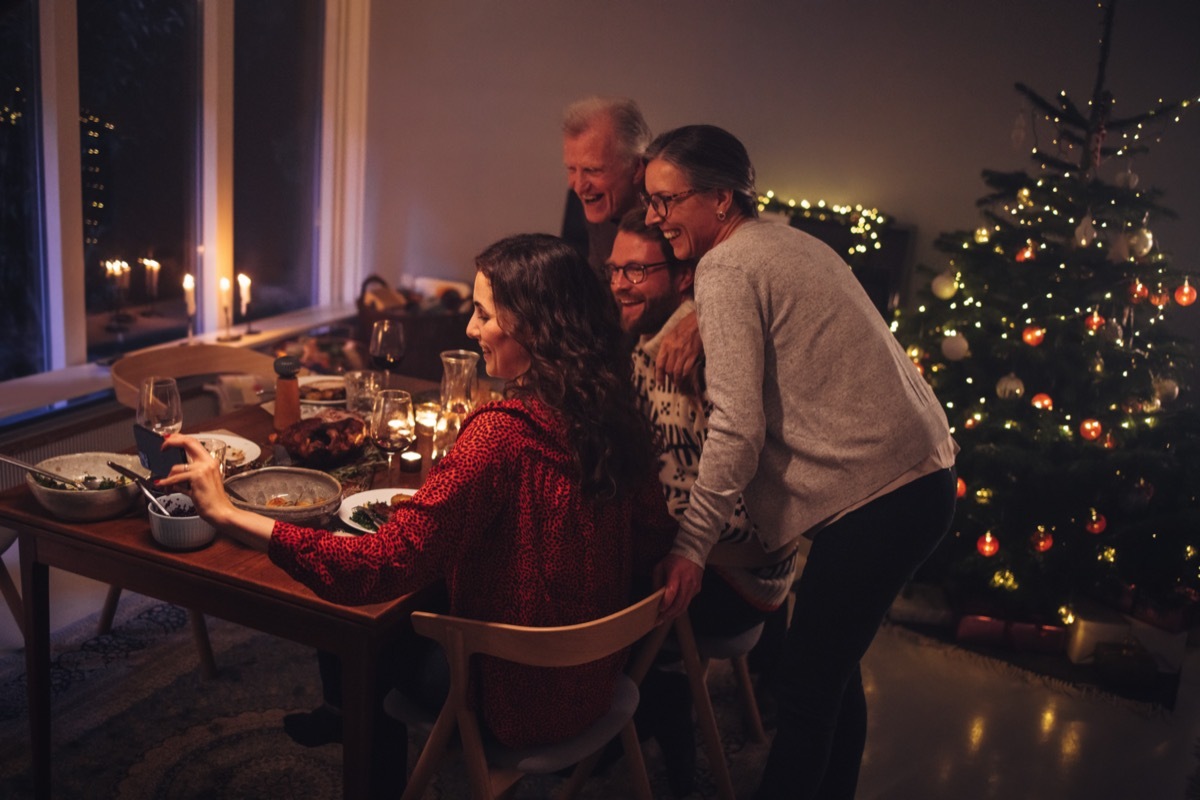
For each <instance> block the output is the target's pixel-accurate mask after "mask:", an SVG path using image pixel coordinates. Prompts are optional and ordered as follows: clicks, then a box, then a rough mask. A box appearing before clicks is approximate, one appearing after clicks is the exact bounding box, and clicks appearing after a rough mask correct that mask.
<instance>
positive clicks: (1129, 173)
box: [1115, 169, 1138, 189]
mask: <svg viewBox="0 0 1200 800" xmlns="http://www.w3.org/2000/svg"><path fill="white" fill-rule="evenodd" d="M1115 182H1116V184H1117V186H1120V187H1121V188H1122V189H1136V188H1137V185H1138V176H1137V173H1136V172H1134V171H1133V170H1131V169H1127V170H1125V171H1124V172H1118V173H1117V177H1116V181H1115Z"/></svg>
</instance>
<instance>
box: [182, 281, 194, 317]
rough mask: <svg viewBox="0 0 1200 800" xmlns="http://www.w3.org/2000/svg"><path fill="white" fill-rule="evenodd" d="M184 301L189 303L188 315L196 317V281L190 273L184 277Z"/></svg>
mask: <svg viewBox="0 0 1200 800" xmlns="http://www.w3.org/2000/svg"><path fill="white" fill-rule="evenodd" d="M183 300H184V302H185V303H187V315H188V316H189V317H194V316H196V279H195V278H193V277H192V274H191V273H190V272H189V273H188V274H187V275H184V276H183Z"/></svg>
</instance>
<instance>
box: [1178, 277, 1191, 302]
mask: <svg viewBox="0 0 1200 800" xmlns="http://www.w3.org/2000/svg"><path fill="white" fill-rule="evenodd" d="M1175 302H1176V303H1179V305H1181V306H1190V305H1191V304H1192V303H1194V302H1196V290H1195V288H1193V287H1192V286H1191V284H1189V283H1188V279H1187V278H1184V279H1183V286H1180V287H1179V288H1178V289H1176V290H1175Z"/></svg>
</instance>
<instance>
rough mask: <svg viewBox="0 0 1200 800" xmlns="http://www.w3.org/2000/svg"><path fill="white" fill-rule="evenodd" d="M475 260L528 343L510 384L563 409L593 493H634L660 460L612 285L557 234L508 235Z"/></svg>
mask: <svg viewBox="0 0 1200 800" xmlns="http://www.w3.org/2000/svg"><path fill="white" fill-rule="evenodd" d="M475 268H476V269H477V270H478V271H479V272H480V273H482V274H483V276H484V277H485V278H487V279H488V281H489V282H490V283H491V288H492V297H493V299H494V300H495V302H496V313H497V316H498V317H499V321H500V322H501V324H502V327H503V328H504V330H505V332H506V333H507V334H508V335H509V336H511V337H513V338H514V339H516V340H517V341H518V342H519V343H520V344H521V346H523V347H524V348H525V349H526V350H528V351H529V357H530V367H529V370H528V371H527V372H526V373H525V374H524V375H522V376H521V380H520V382H519V383H518V382H513V383H510V384H509V385H508V387H506V393H507V394H508V395H509V396H510V397H518V398H520V397H536V398H538V399H540V400H541V401H542V402H544V403H545V404H546V405H548V406H550V407H551V408H553V409H555V410H556V412H557V413H558V414H559V415H560V416H561V417H562V419H563V421H564V422H565V424H566V428H567V439H568V441H569V442H570V446H571V448H572V450H573V451H574V455H575V463H576V465H577V467H578V470H579V478H580V481H581V483H582V485H583V489H584V493H585V494H587V495H589V496H592V497H595V498H598V499H600V498H609V497H614V496H617V495H619V494H624V493H626V492H627V491H628V490H629V489H630V487H631V486H632V485H633V483H634V482H636V481H637V480H638V479H639V477H640V476H644V475H646V474H647V471H649V470H651V469H653V465H654V462H655V458H656V449H655V442H654V434H653V429H652V427H651V425H650V423H649V421H648V420H647V418H646V416H645V415H644V414H643V413H641V411H640V410H639V409H638V407H637V405H636V404H635V400H634V392H633V388H632V383H631V373H632V366H631V362H630V359H629V353H628V351H627V350H626V349H624V348H623V346H622V337H621V326H620V323H619V321H618V317H617V308H616V304H615V303H613V300H612V295H611V293H610V292H609V289H608V287H607V286H604V285H603V284H602V282H601V280H600V277H599V275H597V273H596V272H595V270H593V269H592V268H591V267H590V266H589V265H588V263H587V262H586V261H585V260H584V259H583V258H582V257H581V256H580V255H579V253H578V252H577V251H576V250H575V249H574V248H573V247H571V246H570V245H568V244H567V243H566V242H564V241H563V240H562V239H559V238H558V237H557V236H550V235H548V234H521V235H518V236H511V237H509V238H507V239H502V240H500V241H499V242H496V243H495V244H493V245H492V246H491V247H488V248H487V249H486V250H484V251H483V252H482V253H480V254H479V256H478V257H477V258H476V259H475Z"/></svg>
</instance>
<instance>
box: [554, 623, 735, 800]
mask: <svg viewBox="0 0 1200 800" xmlns="http://www.w3.org/2000/svg"><path fill="white" fill-rule="evenodd" d="M671 633H674V634H675V642H674V643H672V646H673V647H678V649H679V655H680V657H681V658H682V659H683V668H684V672H685V673H686V674H687V677H688V685H689V686H690V687H691V690H692V709H693V711H694V712H695V715H696V726H697V727H698V728H699V729H700V738H701V741H702V744H703V746H704V753H705V755H706V756H707V757H708V765H709V769H710V770H712V775H713V782H714V783H715V784H716V790H717V797H719V798H721V800H736V798H735V795H734V791H733V778H732V776H730V774H729V762H727V761H726V760H725V748H724V747H722V745H721V733H720V731H719V730H718V729H717V717H716V714H715V713H714V712H713V707H712V697H711V696H710V695H709V693H708V683H707V681H706V680H705V664H704V662H703V660H702V659H701V657H700V650H699V647H698V646H697V644H696V636H695V634H694V633H693V632H692V621H691V619H690V618H689V617H688V615H687V614H682V615H680V616H679V617H676V619H675V622H674V623H673V624H671V625H662V626H660V627H658V628H656V629H655V630H654V632H653V633H652V634H651V635H650V636H648V637H646V642H645V644H644V645H643V646H642V648H641V649H640V650H639V652H638V655H637V657H636V659H635V660H634V661H633V662H632V664H631V665H630V667H629V672H628V674H629V677H630V679H631V680H633V681H634V682H635V683H637V684H638V685H641V682H642V680H643V679H644V678H645V677H646V673H647V672H649V671H650V668H651V667H652V666H653V665H654V660H655V659H656V658H657V657H658V653H659V651H660V650H661V649H662V647H663V643H664V642H665V641H666V638H667V636H668V635H669V634H671ZM598 759H599V755H596V756H593V757H590V758H589V759H588V760H587V761H585V762H584V763H583V764H581V765H580V767H579V769H577V770H576V771H575V775H572V776H571V777H572V781H574V780H575V779H576V777H577V776H579V775H582V777H583V778H586V777H587V775H588V774H590V772H591V770H592V769H594V768H595V766H596V762H597V761H598ZM580 782H582V781H580Z"/></svg>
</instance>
